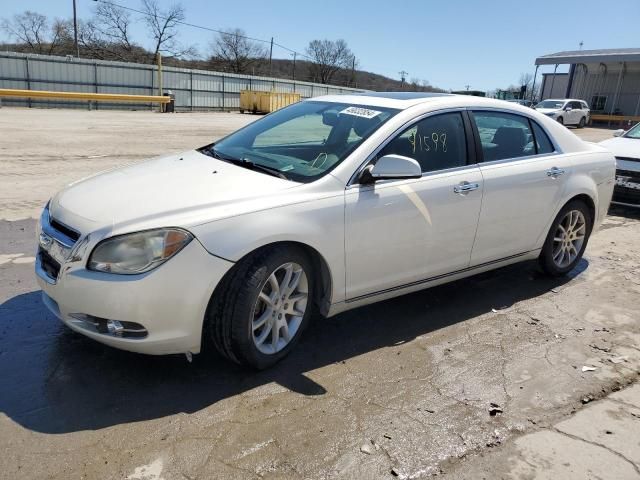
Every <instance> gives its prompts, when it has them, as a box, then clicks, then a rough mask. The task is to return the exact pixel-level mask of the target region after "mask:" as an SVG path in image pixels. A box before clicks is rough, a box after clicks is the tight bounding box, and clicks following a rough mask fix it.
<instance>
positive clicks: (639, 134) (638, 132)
mask: <svg viewBox="0 0 640 480" xmlns="http://www.w3.org/2000/svg"><path fill="white" fill-rule="evenodd" d="M624 138H635V139H639V140H640V123H638V124H636V126H635V127H633V128H632V129H630V130H629V131H627V133H625V134H624Z"/></svg>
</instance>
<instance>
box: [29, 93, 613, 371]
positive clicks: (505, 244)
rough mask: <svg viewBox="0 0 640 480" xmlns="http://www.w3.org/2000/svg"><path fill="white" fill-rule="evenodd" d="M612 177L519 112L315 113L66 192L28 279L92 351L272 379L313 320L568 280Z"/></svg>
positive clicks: (601, 164) (407, 99) (401, 99)
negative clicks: (506, 269) (533, 272)
mask: <svg viewBox="0 0 640 480" xmlns="http://www.w3.org/2000/svg"><path fill="white" fill-rule="evenodd" d="M614 176H615V161H614V157H613V155H612V154H611V153H610V152H608V151H606V150H605V149H604V148H602V147H600V146H597V145H594V144H588V143H585V142H583V141H581V140H580V139H579V138H577V137H576V136H575V135H574V134H573V133H571V132H570V131H568V130H567V129H566V128H564V127H563V126H561V125H560V124H558V123H557V122H555V121H553V120H552V119H550V118H548V117H546V116H545V115H543V114H541V113H538V112H536V111H534V110H532V109H530V108H526V107H521V106H519V105H515V104H513V103H508V102H503V101H499V100H489V99H483V98H477V97H470V96H456V95H446V94H424V93H407V92H405V93H371V94H363V95H350V96H327V97H320V98H313V99H310V100H306V101H303V102H300V103H297V104H295V105H292V106H289V107H287V108H284V109H282V110H279V111H277V112H275V113H273V114H271V115H268V116H266V117H264V118H262V119H260V120H258V121H256V122H254V123H252V124H250V125H249V126H247V127H245V128H243V129H241V130H238V131H237V132H235V133H233V134H231V135H229V136H228V137H226V138H224V139H222V140H220V141H218V142H216V143H213V144H211V145H207V146H205V147H202V148H200V149H198V150H193V151H189V152H185V153H183V154H180V155H170V156H166V157H161V158H158V159H154V160H150V161H147V162H144V163H140V164H137V165H134V166H127V167H125V168H121V169H118V170H113V171H110V172H106V173H103V174H100V175H97V176H94V177H92V178H88V179H84V180H82V181H79V182H77V183H75V184H72V185H70V186H69V187H67V188H66V189H65V190H63V191H61V192H60V193H58V194H57V195H55V196H54V197H53V198H52V199H51V200H50V202H49V203H48V205H47V206H46V208H45V209H44V212H43V214H42V218H41V221H40V225H39V231H38V234H39V248H38V255H37V262H36V273H37V277H38V280H39V284H40V285H41V287H42V290H43V299H44V303H45V304H46V305H47V306H48V307H49V308H50V309H51V310H52V311H53V312H54V313H55V314H56V315H57V316H58V317H59V318H60V319H61V320H62V321H63V322H64V323H65V324H66V325H68V326H69V327H70V328H72V329H73V330H75V331H77V332H80V333H82V334H84V335H86V336H88V337H91V338H93V339H95V340H97V341H99V342H103V343H105V344H107V345H111V346H113V347H117V348H122V349H125V350H130V351H134V352H142V353H149V354H171V353H185V354H187V356H188V357H189V358H190V356H191V354H192V353H198V352H200V351H201V348H207V347H208V346H213V347H215V348H216V349H217V350H218V351H219V352H220V353H222V354H223V355H224V356H226V357H227V358H229V359H231V360H234V361H236V362H239V363H241V364H244V365H249V366H252V367H256V368H265V367H267V366H269V365H272V364H273V363H275V362H276V361H278V360H279V359H281V358H282V357H284V356H285V355H286V354H287V353H288V352H289V351H290V350H291V348H292V347H293V346H294V345H295V344H296V342H297V341H298V340H299V338H300V336H301V334H302V332H303V330H304V328H305V326H306V325H307V324H308V323H309V321H310V318H311V317H312V316H315V315H314V314H315V313H318V314H319V315H317V316H318V317H321V316H331V315H335V314H337V313H340V312H343V311H345V310H348V309H352V308H355V307H358V306H361V305H365V304H368V303H372V302H377V301H380V300H384V299H387V298H390V297H395V296H398V295H403V294H406V293H409V292H413V291H416V290H420V289H423V288H427V287H430V286H433V285H437V284H441V283H445V282H450V281H453V280H456V279H459V278H463V277H467V276H470V275H474V274H476V273H479V272H483V271H487V270H491V269H495V268H499V267H502V266H505V265H509V264H512V263H515V262H520V261H524V260H532V259H538V260H539V263H540V265H541V267H542V269H543V270H544V271H546V272H547V273H549V274H551V275H562V274H565V273H567V272H569V271H570V270H572V269H573V268H574V267H575V266H576V264H577V263H578V262H579V261H580V258H581V256H582V254H583V252H584V249H585V247H586V245H587V241H588V239H589V235H590V234H591V233H592V231H593V230H594V229H595V228H597V226H598V225H599V224H600V222H601V221H602V219H603V217H604V216H605V214H606V211H607V208H608V206H609V202H610V200H611V195H612V191H613V186H614ZM319 321H322V320H319ZM363 335H366V332H363Z"/></svg>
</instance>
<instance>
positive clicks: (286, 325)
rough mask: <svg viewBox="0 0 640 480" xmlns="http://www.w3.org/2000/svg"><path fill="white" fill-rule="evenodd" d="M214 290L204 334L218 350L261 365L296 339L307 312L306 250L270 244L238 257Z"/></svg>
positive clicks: (278, 355)
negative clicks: (227, 274) (206, 332)
mask: <svg viewBox="0 0 640 480" xmlns="http://www.w3.org/2000/svg"><path fill="white" fill-rule="evenodd" d="M223 282H224V283H223V285H221V289H220V290H221V291H220V292H218V291H216V293H215V294H214V298H213V299H212V301H211V303H210V307H209V313H208V319H207V320H208V323H209V325H208V326H209V328H208V330H209V335H208V337H209V338H210V339H211V340H212V341H213V344H214V346H215V347H216V349H217V350H218V352H220V353H221V354H222V355H223V356H225V357H227V358H228V359H230V360H233V361H235V362H237V363H240V364H242V365H247V366H250V367H253V368H257V369H263V368H267V367H269V366H271V365H273V364H275V363H276V362H278V361H279V360H280V359H282V358H283V357H285V356H286V355H287V354H288V353H289V351H291V349H292V348H293V347H294V345H295V344H296V343H297V342H298V340H299V338H300V335H301V334H302V332H303V330H304V328H305V327H306V325H307V324H308V323H309V318H310V317H311V314H312V310H313V308H312V299H313V292H314V290H313V289H314V277H313V271H312V264H311V261H310V260H309V258H308V257H307V255H306V254H305V253H304V252H303V251H302V250H300V249H297V248H294V247H292V248H286V247H276V248H273V249H269V250H267V251H264V252H261V253H259V254H256V255H253V256H251V257H250V258H248V259H245V260H243V261H242V262H240V263H239V264H238V265H236V267H234V271H232V272H230V275H229V277H228V278H226V279H225V280H224V281H223Z"/></svg>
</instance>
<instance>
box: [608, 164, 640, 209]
mask: <svg viewBox="0 0 640 480" xmlns="http://www.w3.org/2000/svg"><path fill="white" fill-rule="evenodd" d="M611 203H614V204H617V205H625V206H628V207H640V172H637V171H632V170H616V183H615V187H614V189H613V199H612V201H611Z"/></svg>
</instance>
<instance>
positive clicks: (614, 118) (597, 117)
mask: <svg viewBox="0 0 640 480" xmlns="http://www.w3.org/2000/svg"><path fill="white" fill-rule="evenodd" d="M591 120H593V121H596V122H614V123H615V122H619V123H622V122H633V123H636V122H640V116H639V115H607V114H600V113H594V114H593V115H591Z"/></svg>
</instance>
